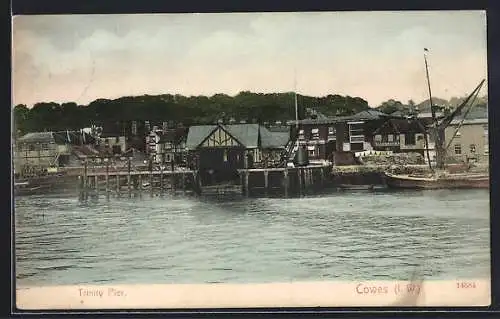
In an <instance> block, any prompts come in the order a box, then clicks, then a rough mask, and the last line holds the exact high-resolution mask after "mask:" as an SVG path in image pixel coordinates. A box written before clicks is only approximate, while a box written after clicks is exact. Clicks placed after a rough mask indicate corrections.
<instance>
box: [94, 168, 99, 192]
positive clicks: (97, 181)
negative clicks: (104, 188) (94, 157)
mask: <svg viewBox="0 0 500 319" xmlns="http://www.w3.org/2000/svg"><path fill="white" fill-rule="evenodd" d="M94 184H95V185H94V189H95V191H96V193H98V192H99V176H98V175H97V172H96V173H95V176H94Z"/></svg>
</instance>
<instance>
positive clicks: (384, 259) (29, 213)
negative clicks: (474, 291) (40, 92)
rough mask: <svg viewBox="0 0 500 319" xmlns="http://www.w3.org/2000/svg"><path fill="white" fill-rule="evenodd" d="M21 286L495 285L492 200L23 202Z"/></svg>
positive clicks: (479, 194)
mask: <svg viewBox="0 0 500 319" xmlns="http://www.w3.org/2000/svg"><path fill="white" fill-rule="evenodd" d="M16 200H17V202H16V216H15V217H16V268H17V269H16V273H17V280H18V281H17V282H18V284H19V285H56V284H84V283H87V284H91V283H95V284H99V283H106V282H112V283H206V282H269V281H282V282H283V281H291V280H324V279H328V280H360V279H365V280H366V279H373V280H375V279H379V280H386V279H387V280H391V279H399V280H405V279H410V278H411V277H412V276H414V274H415V273H417V274H420V275H424V276H426V277H428V278H435V279H453V278H470V277H475V278H489V274H490V250H489V240H490V239H489V193H488V191H483V190H480V191H450V190H443V191H425V192H424V191H414V192H397V193H394V192H390V193H389V192H379V193H369V192H352V193H336V194H331V195H326V196H325V195H323V196H317V197H307V198H298V199H243V198H233V199H231V200H225V201H221V200H208V199H199V198H170V197H165V198H154V199H150V198H148V197H147V196H146V197H145V198H144V199H129V198H122V199H119V200H118V199H110V200H109V201H106V200H105V199H101V200H99V201H94V202H87V203H82V202H79V201H78V200H77V199H75V198H74V197H60V196H59V197H50V196H34V197H23V198H17V199H16Z"/></svg>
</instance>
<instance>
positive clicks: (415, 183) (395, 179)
mask: <svg viewBox="0 0 500 319" xmlns="http://www.w3.org/2000/svg"><path fill="white" fill-rule="evenodd" d="M385 182H386V184H387V187H389V188H398V189H443V188H447V189H459V188H484V189H487V188H489V187H490V178H489V174H487V173H459V174H446V173H445V174H441V175H438V174H433V175H427V176H414V175H403V174H392V173H389V172H385Z"/></svg>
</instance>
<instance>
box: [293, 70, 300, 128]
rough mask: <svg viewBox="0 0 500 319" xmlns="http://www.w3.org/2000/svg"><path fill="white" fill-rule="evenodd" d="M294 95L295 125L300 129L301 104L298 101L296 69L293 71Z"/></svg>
mask: <svg viewBox="0 0 500 319" xmlns="http://www.w3.org/2000/svg"><path fill="white" fill-rule="evenodd" d="M293 95H294V105H295V127H296V128H297V130H298V129H299V105H298V101H297V74H296V70H294V73H293Z"/></svg>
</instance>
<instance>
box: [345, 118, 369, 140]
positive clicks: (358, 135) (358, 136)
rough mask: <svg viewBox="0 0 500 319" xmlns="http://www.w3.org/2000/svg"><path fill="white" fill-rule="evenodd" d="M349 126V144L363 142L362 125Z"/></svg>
mask: <svg viewBox="0 0 500 319" xmlns="http://www.w3.org/2000/svg"><path fill="white" fill-rule="evenodd" d="M348 124H349V137H350V142H351V143H361V142H364V141H365V136H364V126H363V125H364V123H363V122H354V123H348Z"/></svg>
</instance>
